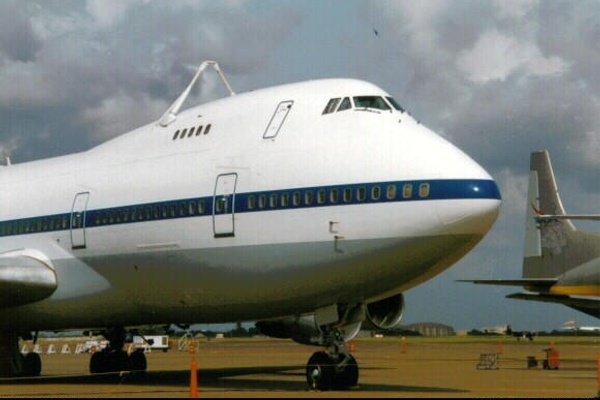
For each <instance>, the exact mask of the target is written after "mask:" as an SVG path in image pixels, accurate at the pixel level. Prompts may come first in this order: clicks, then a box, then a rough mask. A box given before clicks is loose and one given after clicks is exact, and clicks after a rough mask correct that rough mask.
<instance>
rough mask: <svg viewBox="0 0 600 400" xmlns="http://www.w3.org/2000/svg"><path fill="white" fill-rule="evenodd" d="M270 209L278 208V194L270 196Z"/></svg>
mask: <svg viewBox="0 0 600 400" xmlns="http://www.w3.org/2000/svg"><path fill="white" fill-rule="evenodd" d="M269 207H271V208H275V207H277V194H275V193H273V194H271V196H269Z"/></svg>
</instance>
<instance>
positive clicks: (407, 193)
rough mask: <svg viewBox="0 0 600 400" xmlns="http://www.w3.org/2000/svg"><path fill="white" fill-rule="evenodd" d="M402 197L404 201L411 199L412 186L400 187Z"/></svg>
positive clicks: (407, 184) (408, 184)
mask: <svg viewBox="0 0 600 400" xmlns="http://www.w3.org/2000/svg"><path fill="white" fill-rule="evenodd" d="M402 197H404V198H405V199H410V198H411V197H412V185H411V184H410V183H405V184H404V186H403V187H402Z"/></svg>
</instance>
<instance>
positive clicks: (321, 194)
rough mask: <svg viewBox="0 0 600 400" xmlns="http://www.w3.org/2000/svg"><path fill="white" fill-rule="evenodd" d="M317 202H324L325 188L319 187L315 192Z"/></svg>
mask: <svg viewBox="0 0 600 400" xmlns="http://www.w3.org/2000/svg"><path fill="white" fill-rule="evenodd" d="M317 203H319V204H325V189H321V190H319V191H318V192H317Z"/></svg>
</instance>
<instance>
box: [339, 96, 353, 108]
mask: <svg viewBox="0 0 600 400" xmlns="http://www.w3.org/2000/svg"><path fill="white" fill-rule="evenodd" d="M351 108H352V103H351V102H350V98H349V97H344V100H342V104H340V106H339V108H338V111H344V110H349V109H351Z"/></svg>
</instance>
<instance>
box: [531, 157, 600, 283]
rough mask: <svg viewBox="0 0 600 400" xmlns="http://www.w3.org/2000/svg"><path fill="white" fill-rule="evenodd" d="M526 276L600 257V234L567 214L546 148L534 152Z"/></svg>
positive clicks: (555, 273)
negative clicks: (582, 228)
mask: <svg viewBox="0 0 600 400" xmlns="http://www.w3.org/2000/svg"><path fill="white" fill-rule="evenodd" d="M526 215H527V220H526V224H525V225H526V226H525V251H524V258H523V278H525V279H536V278H537V279H539V278H554V277H557V276H559V275H562V274H564V273H565V272H567V271H569V270H570V269H572V268H574V267H576V266H578V265H580V264H582V263H583V262H586V261H588V260H590V259H592V258H594V257H598V253H599V250H598V249H600V236H599V235H597V234H593V233H590V232H583V231H579V230H577V228H576V227H575V226H574V225H573V223H572V222H571V220H570V217H569V216H568V215H566V213H565V209H564V207H563V205H562V202H561V200H560V195H559V192H558V187H557V185H556V180H555V178H554V172H553V170H552V164H551V162H550V155H549V153H548V151H547V150H541V151H536V152H533V153H531V162H530V171H529V188H528V193H527V213H526Z"/></svg>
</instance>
